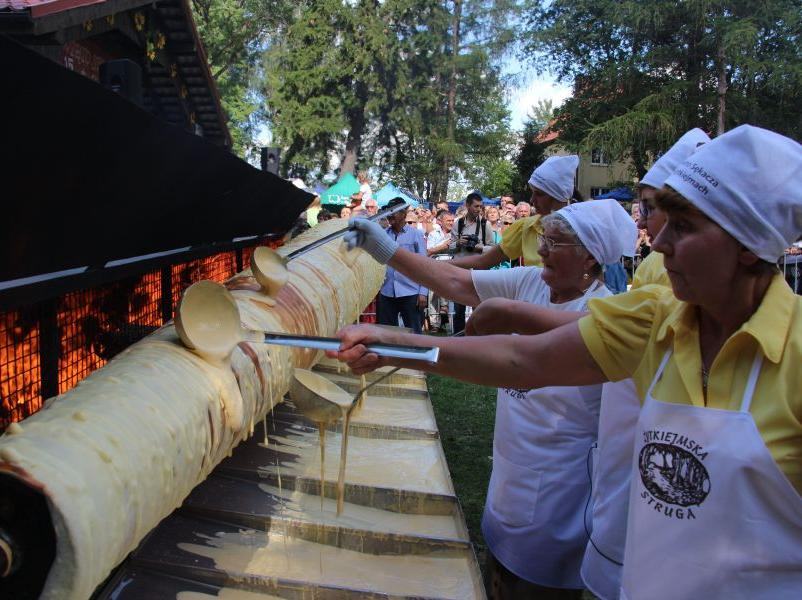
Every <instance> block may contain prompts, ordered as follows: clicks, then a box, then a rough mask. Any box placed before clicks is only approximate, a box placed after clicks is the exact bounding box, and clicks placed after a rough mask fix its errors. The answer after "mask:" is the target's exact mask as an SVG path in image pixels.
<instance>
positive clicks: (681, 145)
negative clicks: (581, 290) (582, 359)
mask: <svg viewBox="0 0 802 600" xmlns="http://www.w3.org/2000/svg"><path fill="white" fill-rule="evenodd" d="M708 141H710V138H709V137H708V136H707V135H706V134H705V133H704V132H703V131H702V130H701V129H693V130H691V131H689V132H687V133H685V134H684V135H683V136H682V137H680V138H679V140H677V141H676V142H675V143H674V145H673V146H671V148H669V149H668V151H666V152H665V153H664V154H663V155H662V156H661V157H660V158H659V159H658V160H657V161H656V162H655V163H654V165H652V168H651V169H649V171H648V172H647V173H646V175H645V176H644V177H643V179H642V180H641V182H640V186H639V189H638V196H639V200H640V216H639V220H638V223H637V227H638V229H639V230H644V229H645V230H646V231H647V233H648V235H649V240H650V241H654V239H655V238H656V237H657V234H659V233H660V230H661V229H662V227H663V225H664V224H665V220H666V217H665V215H664V214H663V213H662V211H660V209H659V208H657V206H656V205H655V203H654V196H655V194H656V193H657V190H659V189H660V188H662V187H663V184H664V183H665V180H666V179H667V178H668V176H669V175H671V173H672V172H673V171H674V169H675V168H676V167H677V166H679V165H680V164H682V163H683V162H684V161H685V160H686V159H687V158H688V157H689V156H690V155H691V154H693V153H694V152H695V151H696V149H697V147H699V146H700V145H701V144H704V143H705V142H708ZM648 284H656V285H661V286H663V287H665V288H666V289H670V288H671V282H670V281H669V279H668V274H667V273H666V271H665V267H664V266H663V255H662V254H660V253H659V252H651V253H650V254H649V255H648V256H647V257H646V258H645V259H644V261H643V262H642V263H641V264H640V266H639V267H638V269H637V270H636V271H635V277H634V278H633V280H632V289H638V288H640V287H643V286H644V285H648ZM580 316H582V315H581V314H579V313H577V318H579V317H580ZM480 318H481V317H480ZM540 331H543V329H541V330H540ZM540 331H538V333H540ZM639 412H640V397H639V396H638V392H637V389H636V388H635V382H634V381H633V380H632V379H631V378H627V379H623V380H621V381H616V382H608V383H605V384H604V386H603V388H602V399H601V410H600V414H599V441H598V444H597V447H596V449H595V455H594V456H593V482H594V483H593V494H592V496H591V502H590V507H589V513H590V514H589V516H590V520H591V526H590V527H589V528H588V529H589V531H590V532H591V533H590V534H589V536H588V538H589V539H588V543H587V546H586V548H585V556H584V558H583V559H582V570H581V574H582V581H583V582H584V583H585V586H586V587H587V588H588V589H589V590H590V591H591V592H593V594H594V595H595V596H597V597H598V598H600V599H601V600H613V599H615V598H618V596H619V592H620V589H621V570H622V566H623V562H624V544H625V541H626V533H627V513H628V510H627V509H628V506H629V487H630V471H631V467H630V465H631V463H632V447H633V445H634V442H635V440H634V432H635V424H636V422H637V420H638V413H639Z"/></svg>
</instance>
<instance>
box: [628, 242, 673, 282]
mask: <svg viewBox="0 0 802 600" xmlns="http://www.w3.org/2000/svg"><path fill="white" fill-rule="evenodd" d="M650 283H655V284H657V285H662V286H665V287H668V288H670V287H671V280H670V279H669V278H668V273H666V267H665V265H664V264H663V255H662V254H660V253H659V252H654V251H652V252H651V253H649V256H647V257H646V258H644V259H643V262H642V263H641V264H640V266H638V268H637V269H635V276H634V277H633V278H632V289H633V290H636V289H638V288H640V287H643V286H644V285H648V284H650Z"/></svg>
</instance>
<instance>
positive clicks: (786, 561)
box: [331, 125, 802, 600]
mask: <svg viewBox="0 0 802 600" xmlns="http://www.w3.org/2000/svg"><path fill="white" fill-rule="evenodd" d="M801 183H802V146H800V145H799V144H798V143H796V142H794V141H793V140H791V139H789V138H786V137H784V136H781V135H779V134H777V133H774V132H771V131H767V130H765V129H760V128H757V127H751V126H748V125H742V126H740V127H737V128H735V129H733V130H731V131H729V132H727V133H725V134H723V135H721V136H719V137H717V138H716V139H714V140H713V141H711V142H709V143H707V144H705V145H704V146H702V147H701V148H700V149H699V150H698V151H697V152H696V153H694V154H693V155H691V156H690V157H689V158H688V159H687V160H686V161H685V162H684V163H683V164H682V165H680V166H679V167H678V168H677V169H676V170H675V171H674V172H673V173H672V174H671V175H670V176H669V177H668V179H666V181H665V184H664V186H663V187H662V189H660V190H659V191H658V192H657V194H656V197H655V201H656V203H657V205H658V206H659V208H660V209H661V210H662V211H663V212H664V213H665V215H666V224H665V225H664V227H663V229H662V230H661V231H660V233H659V234H658V236H657V238H656V239H655V241H654V249H655V250H656V251H657V252H661V253H663V255H664V263H665V267H666V271H667V272H668V275H669V279H670V280H671V287H672V291H673V293H671V292H669V291H668V290H664V289H663V288H661V287H660V286H644V287H643V288H641V289H638V290H635V291H632V292H629V293H628V294H622V295H619V296H615V297H612V298H603V299H599V300H594V301H593V302H591V303H589V311H590V314H588V315H586V316H585V317H583V318H581V319H580V320H579V321H578V322H572V323H567V324H566V325H563V326H561V327H558V328H556V329H554V330H552V331H549V332H548V333H544V334H541V335H533V336H502V335H497V336H483V337H477V338H474V339H471V338H466V339H462V340H448V339H440V340H435V339H432V338H418V337H412V336H409V337H407V336H405V335H386V334H385V333H384V332H379V331H376V330H372V329H368V328H356V327H350V328H345V329H343V330H342V331H341V332H340V333H339V336H340V338H341V339H342V350H340V352H338V353H331V354H332V355H336V356H338V357H339V358H340V359H341V360H344V361H346V362H348V363H349V365H350V366H351V368H352V369H353V370H354V371H355V372H356V373H363V372H366V371H368V370H372V369H374V368H376V367H378V366H381V365H382V364H385V363H388V362H389V361H386V360H385V359H381V360H380V359H379V358H378V357H377V356H376V355H374V354H369V353H366V352H365V347H364V344H368V343H371V342H378V341H380V342H395V343H417V344H424V343H425V345H428V346H438V347H440V360H439V362H438V363H437V364H436V365H433V366H426V365H423V364H421V363H414V365H415V366H416V367H418V368H421V367H422V368H424V369H427V370H432V371H436V372H439V373H441V374H444V375H451V376H455V377H459V378H460V379H464V380H467V381H472V382H476V383H483V384H485V385H493V384H496V385H498V384H499V383H500V382H504V383H505V384H507V385H515V386H520V387H543V386H549V385H557V384H561V385H591V384H594V383H599V382H603V381H608V380H613V381H618V380H621V379H624V378H626V377H632V378H633V380H634V381H635V384H636V387H637V389H638V394H639V397H640V399H641V404H642V407H641V410H640V413H639V416H638V420H637V423H636V425H635V427H634V440H635V445H634V448H633V451H634V452H633V461H632V469H631V486H630V495H629V514H628V520H627V534H626V549H625V555H624V566H623V574H622V586H621V597H622V598H626V599H631V600H634V599H640V598H649V599H655V600H660V599H663V598H704V597H711V596H712V597H717V598H792V597H797V596H798V595H799V590H800V589H802V544H800V540H801V539H802V498H800V492H802V461H800V460H799V457H800V456H802V397H801V396H800V394H799V390H800V388H802V370H800V368H799V365H800V363H802V316H801V315H802V299H800V298H799V297H798V296H796V295H794V293H793V292H792V291H791V289H790V288H789V287H788V285H787V283H786V282H785V281H784V279H783V277H782V275H781V274H780V273H779V271H778V269H777V260H778V258H779V257H780V256H782V254H783V251H784V249H785V248H786V247H787V246H788V245H789V244H790V243H792V242H793V240H795V239H797V238H798V237H799V236H800V234H802V200H801V199H800V196H799V193H800V192H799V190H800V184H801ZM383 256H385V257H386V258H389V257H390V256H392V252H390V253H389V254H388V253H387V251H385V252H384V255H383ZM488 346H491V347H492V348H493V352H490V353H483V354H482V355H481V356H476V354H477V351H478V350H479V348H486V347H488ZM393 362H396V361H393ZM412 364H413V363H411V362H406V363H404V366H407V365H409V366H411V365H412ZM622 433H627V432H624V431H622ZM629 435H631V433H629Z"/></svg>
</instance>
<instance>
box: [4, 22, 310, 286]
mask: <svg viewBox="0 0 802 600" xmlns="http://www.w3.org/2000/svg"><path fill="white" fill-rule="evenodd" d="M0 73H2V81H3V86H2V87H3V92H2V93H1V94H0V115H2V123H3V125H2V133H3V135H2V137H3V143H2V145H0V185H2V187H1V188H0V194H1V196H0V197H1V198H2V200H1V201H0V206H2V212H0V282H2V281H8V280H11V279H18V278H23V277H29V276H35V275H39V274H43V273H52V272H55V271H62V270H66V269H71V268H76V267H84V266H89V267H102V266H103V265H105V264H106V263H107V262H108V261H112V260H118V259H125V258H129V257H133V256H141V255H147V254H151V253H156V252H163V251H168V250H173V249H177V248H184V247H197V246H209V245H214V244H218V243H226V242H231V240H233V239H235V238H240V237H245V236H253V235H262V234H266V233H284V232H286V231H287V230H288V229H289V228H290V227H291V226H292V224H293V223H294V221H295V220H296V219H297V217H298V215H299V214H300V213H301V212H302V211H303V210H304V209H305V207H306V206H307V205H308V204H309V203H310V202H311V201H312V198H313V197H312V196H311V195H310V194H307V193H305V192H303V191H301V190H299V189H297V188H295V187H294V186H293V185H292V184H291V183H289V182H287V181H284V180H283V179H281V178H279V177H276V176H274V175H272V174H270V173H266V172H263V171H260V170H258V169H256V168H254V167H252V166H251V165H249V164H248V163H246V162H245V161H243V160H240V159H239V158H237V157H236V156H234V155H232V154H231V153H229V152H228V151H226V150H224V149H223V148H220V147H218V146H215V145H213V144H211V143H209V142H207V141H205V140H203V139H202V138H199V137H197V136H194V135H191V134H189V133H186V132H184V131H183V130H181V129H179V128H176V127H173V126H171V125H168V124H166V123H164V122H162V121H160V120H159V119H157V118H156V117H154V116H152V115H150V114H149V113H147V112H146V111H144V110H142V109H140V108H139V107H137V106H136V105H134V104H132V103H130V102H128V101H127V100H125V99H124V98H122V97H120V96H118V95H116V94H114V93H113V92H111V91H108V90H106V89H105V88H103V87H102V86H100V85H99V84H97V83H95V82H94V81H91V80H89V79H86V78H84V77H82V76H81V75H78V74H76V73H73V72H72V71H69V70H68V69H66V68H64V67H62V66H60V65H59V64H57V63H54V62H52V61H50V60H49V59H47V58H45V57H43V56H41V55H39V54H37V53H36V52H34V51H32V50H30V49H28V48H26V47H24V46H21V45H19V44H18V43H16V42H14V41H11V40H9V39H8V38H6V37H2V36H0Z"/></svg>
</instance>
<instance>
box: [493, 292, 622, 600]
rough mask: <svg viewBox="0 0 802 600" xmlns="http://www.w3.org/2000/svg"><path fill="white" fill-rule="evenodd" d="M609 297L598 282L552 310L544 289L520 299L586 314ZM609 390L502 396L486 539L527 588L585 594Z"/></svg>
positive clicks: (557, 390) (558, 390)
mask: <svg viewBox="0 0 802 600" xmlns="http://www.w3.org/2000/svg"><path fill="white" fill-rule="evenodd" d="M529 293H531V294H532V295H531V296H528V295H526V294H529ZM601 293H605V295H606V293H607V291H606V288H604V286H603V285H602V284H601V283H600V282H597V283H596V284H594V285H592V286H591V287H590V288H589V289H588V290H586V291H585V294H584V295H583V296H582V297H581V298H577V299H576V300H572V301H570V302H566V303H564V304H552V303H551V302H550V290H549V288H548V286H547V285H545V284H543V285H540V286H538V291H536V292H535V291H532V292H526V294H524V293H523V292H521V294H524V295H522V296H519V297H517V299H520V300H525V301H527V302H531V303H532V304H536V305H538V306H548V307H551V308H554V309H557V310H584V309H585V308H586V307H587V302H588V300H589V299H590V298H592V297H594V296H597V295H599V294H601ZM601 390H602V386H600V385H590V386H581V387H575V386H572V387H548V388H542V389H539V390H516V389H499V391H498V400H497V403H496V424H495V430H494V433H493V472H492V474H491V476H490V485H489V487H488V490H487V500H486V502H485V511H484V515H483V516H482V533H483V535H484V537H485V540H486V542H487V546H488V548H489V549H490V551H491V552H492V553H493V556H495V557H496V559H498V561H499V562H500V563H501V564H502V565H504V566H505V567H506V568H507V569H509V570H510V571H512V572H513V573H514V574H515V575H517V576H518V577H520V578H522V579H525V580H526V581H529V582H532V583H536V584H538V585H542V586H547V587H556V588H570V589H579V588H581V587H582V578H581V577H580V575H579V567H580V565H581V563H582V554H583V553H584V551H585V544H586V542H587V535H586V534H585V527H584V519H583V517H584V509H585V503H586V502H587V499H588V494H589V493H590V482H589V480H588V475H587V456H588V448H590V446H591V445H592V444H593V443H594V442H595V441H596V434H597V432H598V429H599V403H600V401H601Z"/></svg>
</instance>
